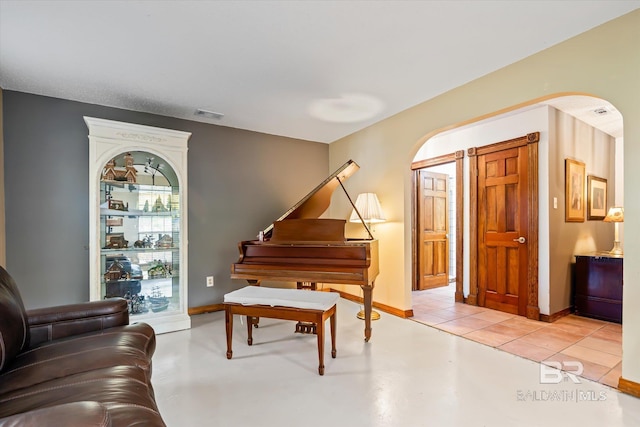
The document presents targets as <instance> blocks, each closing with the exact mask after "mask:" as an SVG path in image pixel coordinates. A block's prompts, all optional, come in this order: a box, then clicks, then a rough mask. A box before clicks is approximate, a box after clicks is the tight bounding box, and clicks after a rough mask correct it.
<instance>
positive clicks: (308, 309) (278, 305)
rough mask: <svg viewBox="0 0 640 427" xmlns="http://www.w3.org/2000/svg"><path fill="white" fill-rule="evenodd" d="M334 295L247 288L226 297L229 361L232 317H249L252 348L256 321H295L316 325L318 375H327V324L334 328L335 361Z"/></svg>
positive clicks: (248, 341) (249, 337)
mask: <svg viewBox="0 0 640 427" xmlns="http://www.w3.org/2000/svg"><path fill="white" fill-rule="evenodd" d="M339 299H340V295H339V294H336V293H333V292H319V291H305V290H298V289H276V288H264V287H261V286H246V287H244V288H241V289H238V290H236V291H233V292H230V293H228V294H226V295H225V296H224V308H225V327H226V333H227V359H231V357H232V356H233V351H232V348H231V346H232V344H231V343H232V338H233V315H234V314H239V315H244V316H247V344H249V345H252V344H253V327H252V326H253V324H254V322H253V318H257V317H267V318H270V319H282V320H293V321H298V322H311V323H315V324H316V334H317V337H318V362H319V364H318V373H319V374H320V375H324V323H325V321H326V320H327V319H329V323H330V325H331V357H332V358H334V359H335V357H336V304H337V302H338V300H339Z"/></svg>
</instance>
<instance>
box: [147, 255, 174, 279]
mask: <svg viewBox="0 0 640 427" xmlns="http://www.w3.org/2000/svg"><path fill="white" fill-rule="evenodd" d="M153 262H155V265H154V266H153V267H150V268H149V270H147V274H148V275H149V279H158V278H163V277H170V276H171V273H172V269H171V264H170V263H168V262H162V260H159V259H158V260H154V261H153Z"/></svg>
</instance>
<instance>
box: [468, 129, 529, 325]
mask: <svg viewBox="0 0 640 427" xmlns="http://www.w3.org/2000/svg"><path fill="white" fill-rule="evenodd" d="M539 141H540V132H533V133H529V134H527V135H525V136H522V137H519V138H514V139H509V140H506V141H502V142H497V143H495V144H490V145H485V146H482V147H471V148H469V149H468V150H467V154H468V155H469V179H470V187H469V189H470V190H469V197H470V201H469V205H470V206H469V228H470V236H469V253H470V259H469V296H468V297H467V303H468V304H472V305H478V156H480V155H483V154H488V153H492V152H495V151H502V150H506V149H509V148H516V147H522V146H525V145H526V146H527V148H528V156H529V160H528V162H529V164H528V169H529V171H528V172H529V177H528V178H529V179H528V181H529V185H528V189H527V194H528V196H527V197H528V202H529V209H528V214H529V221H528V227H527V233H528V236H529V239H528V241H527V243H528V261H529V266H528V269H527V312H526V316H527V318H528V319H533V320H540V307H539V306H538V215H539V208H538V142H539Z"/></svg>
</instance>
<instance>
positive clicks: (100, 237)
mask: <svg viewBox="0 0 640 427" xmlns="http://www.w3.org/2000/svg"><path fill="white" fill-rule="evenodd" d="M85 121H86V122H87V125H88V126H89V141H90V150H89V151H90V158H91V167H90V179H91V180H92V185H91V191H90V192H91V194H90V199H91V204H90V215H91V217H92V221H91V224H92V230H91V233H90V238H91V244H90V252H91V259H92V263H91V281H92V284H91V290H90V294H91V295H90V296H91V299H92V300H95V299H103V298H114V297H121V298H125V299H126V300H127V303H128V306H129V315H130V319H131V321H136V320H143V321H145V322H147V323H149V324H151V325H152V326H153V327H154V329H155V330H156V332H157V333H162V332H169V331H174V330H179V329H185V328H189V327H190V319H189V316H188V306H187V269H186V267H187V256H186V255H187V251H186V230H187V222H186V213H187V210H186V177H187V174H186V148H187V146H186V143H187V140H188V137H189V135H190V134H188V133H184V132H177V131H171V130H166V129H158V128H151V127H147V126H139V125H131V124H127V123H121V122H112V121H107V120H101V119H93V118H88V117H85Z"/></svg>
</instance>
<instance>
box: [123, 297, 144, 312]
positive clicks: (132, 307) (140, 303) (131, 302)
mask: <svg viewBox="0 0 640 427" xmlns="http://www.w3.org/2000/svg"><path fill="white" fill-rule="evenodd" d="M123 298H124V299H126V300H127V306H128V307H129V313H130V314H143V313H147V312H149V309H148V308H147V304H146V303H145V301H144V295H138V294H132V293H131V292H127V293H125V294H124V297H123Z"/></svg>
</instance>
